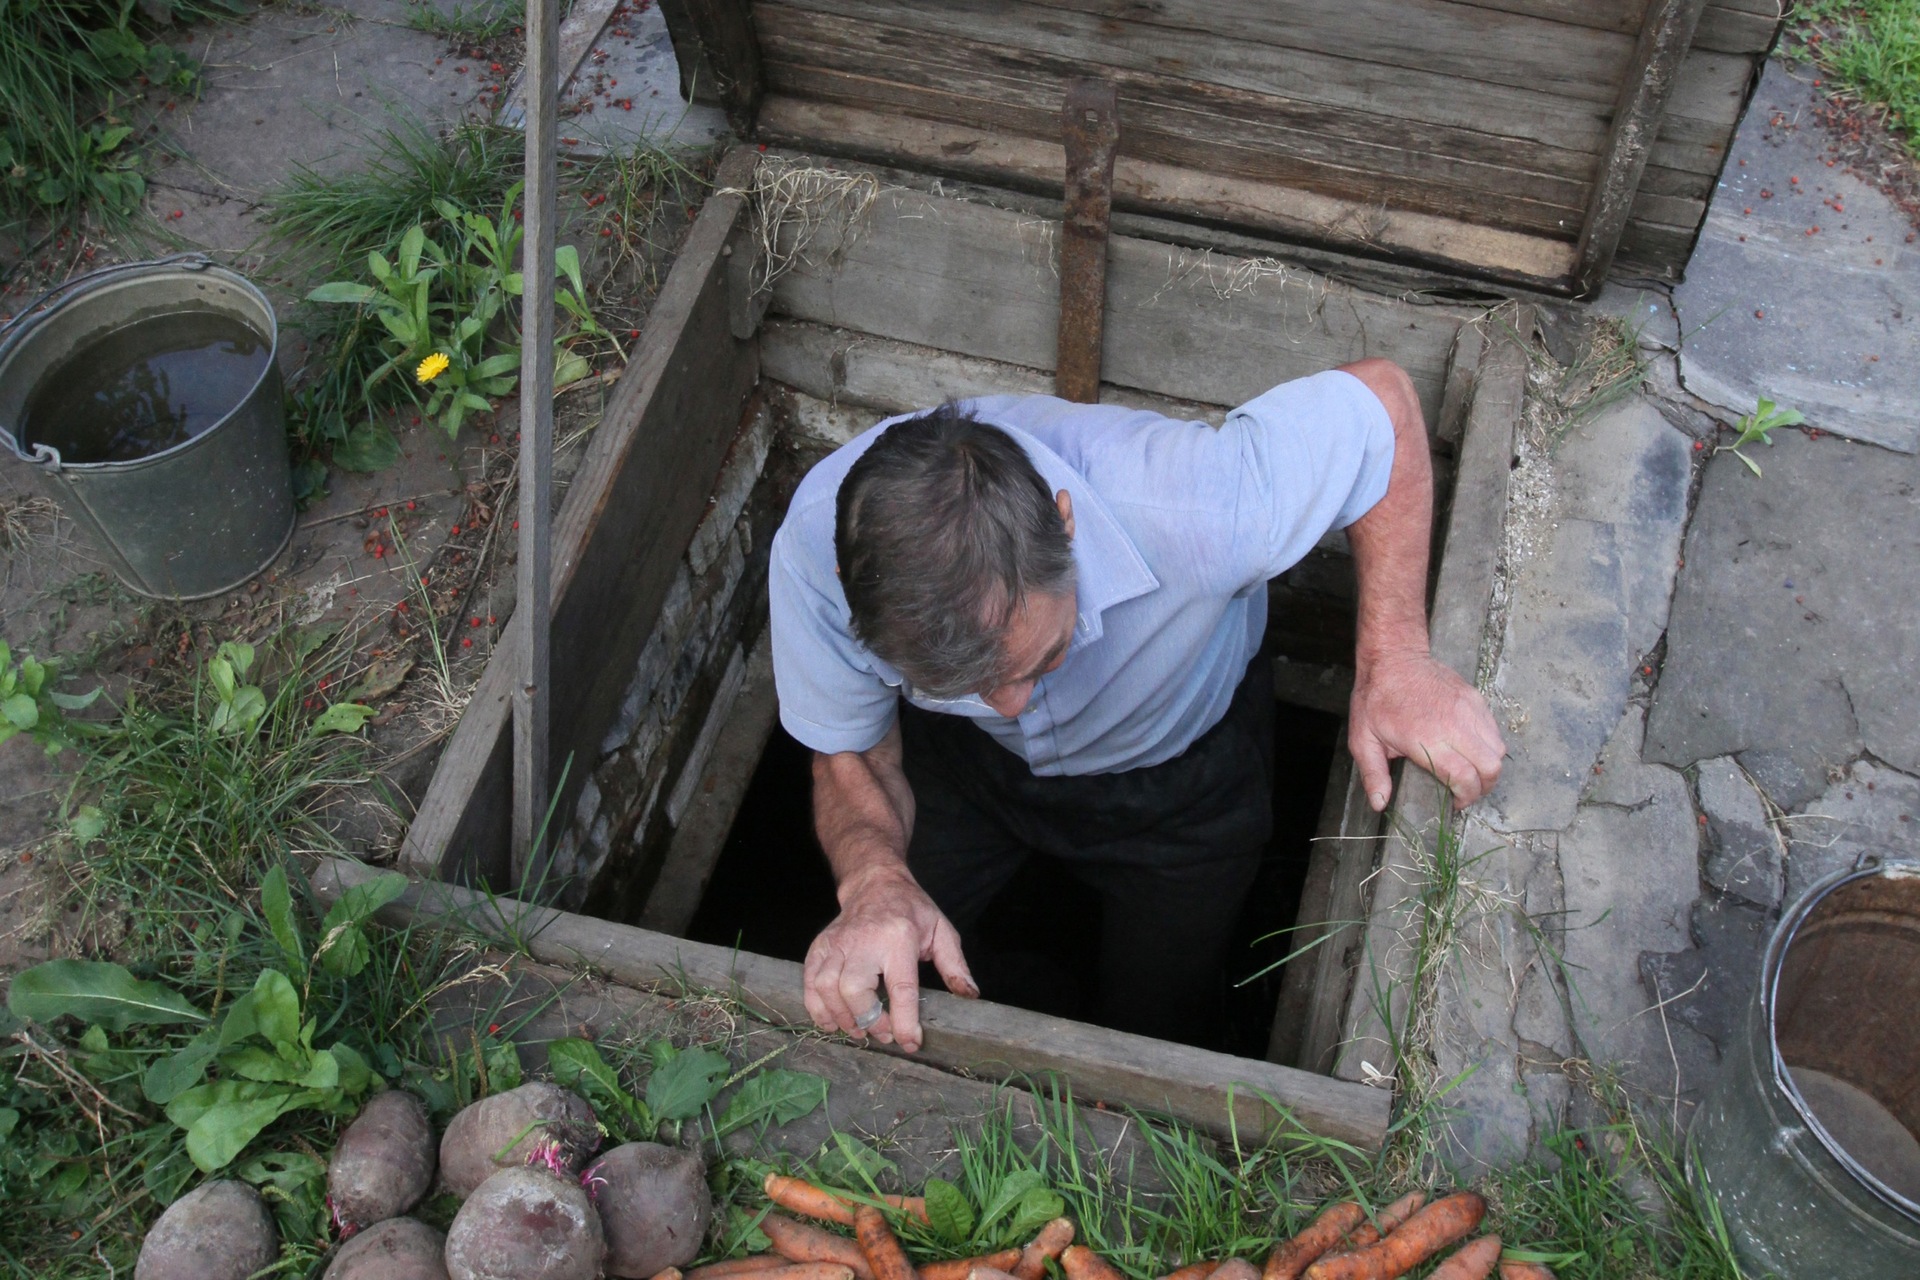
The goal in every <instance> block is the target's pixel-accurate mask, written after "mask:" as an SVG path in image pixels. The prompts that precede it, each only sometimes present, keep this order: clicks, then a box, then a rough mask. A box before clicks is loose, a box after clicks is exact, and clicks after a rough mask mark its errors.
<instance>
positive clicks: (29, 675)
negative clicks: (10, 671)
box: [20, 658, 47, 696]
mask: <svg viewBox="0 0 1920 1280" xmlns="http://www.w3.org/2000/svg"><path fill="white" fill-rule="evenodd" d="M46 683H47V668H46V666H45V664H44V663H42V662H40V660H39V659H37V658H22V659H20V687H21V688H22V689H24V690H26V691H27V692H28V693H31V694H34V695H35V696H38V695H39V693H40V690H41V688H42V686H44V685H45V684H46Z"/></svg>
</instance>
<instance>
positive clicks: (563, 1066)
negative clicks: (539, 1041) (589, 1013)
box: [547, 1036, 624, 1093]
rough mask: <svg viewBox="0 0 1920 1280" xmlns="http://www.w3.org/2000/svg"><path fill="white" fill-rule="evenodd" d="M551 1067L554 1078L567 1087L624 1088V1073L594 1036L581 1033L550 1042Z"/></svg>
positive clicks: (619, 1089)
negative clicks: (610, 1063)
mask: <svg viewBox="0 0 1920 1280" xmlns="http://www.w3.org/2000/svg"><path fill="white" fill-rule="evenodd" d="M547 1070H549V1071H551V1072H552V1073H553V1082H554V1083H555V1084H557V1085H559V1086H560V1087H561V1088H563V1089H574V1090H577V1091H581V1092H589V1091H591V1090H592V1089H595V1088H598V1089H601V1090H604V1091H606V1092H608V1093H622V1092H624V1090H623V1089H622V1088H621V1087H620V1077H619V1076H617V1075H615V1074H614V1070H613V1068H612V1067H610V1066H608V1065H607V1060H606V1059H605V1058H603V1057H601V1056H600V1050H599V1049H598V1048H596V1047H595V1046H594V1044H593V1042H592V1041H591V1040H583V1039H581V1038H580V1037H579V1036H567V1037H566V1038H564V1039H561V1040H555V1041H554V1042H553V1043H552V1044H549V1045H548V1046H547Z"/></svg>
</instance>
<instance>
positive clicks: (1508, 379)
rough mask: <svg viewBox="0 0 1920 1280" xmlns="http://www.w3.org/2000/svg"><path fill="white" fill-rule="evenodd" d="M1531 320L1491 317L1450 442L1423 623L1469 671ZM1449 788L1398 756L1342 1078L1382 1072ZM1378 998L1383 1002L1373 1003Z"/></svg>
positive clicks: (1497, 537)
mask: <svg viewBox="0 0 1920 1280" xmlns="http://www.w3.org/2000/svg"><path fill="white" fill-rule="evenodd" d="M1530 328H1531V319H1530V317H1523V318H1522V320H1521V323H1520V324H1519V325H1518V326H1508V325H1504V324H1498V323H1495V322H1494V321H1492V320H1490V321H1489V333H1488V344H1487V348H1486V352H1485V354H1484V355H1483V357H1482V358H1481V361H1480V365H1479V369H1478V373H1477V376H1476V378H1475V383H1476V385H1475V388H1474V394H1473V403H1472V405H1471V407H1470V408H1469V410H1468V412H1467V423H1466V429H1465V431H1464V432H1463V434H1462V436H1461V442H1460V466H1459V470H1458V471H1457V473H1456V474H1455V478H1454V487H1453V495H1452V502H1451V509H1450V513H1449V516H1448V520H1447V534H1446V541H1445V543H1444V545H1443V548H1442V552H1441V556H1442V559H1441V563H1440V572H1439V579H1438V586H1437V587H1436V589H1435V592H1434V607H1433V618H1432V623H1431V648H1432V652H1433V656H1434V657H1435V658H1437V659H1439V660H1440V661H1441V662H1444V663H1446V664H1447V665H1448V666H1449V667H1451V668H1453V669H1454V670H1455V671H1456V672H1458V673H1459V674H1460V675H1462V676H1463V677H1465V678H1466V679H1467V680H1469V681H1472V680H1474V679H1475V677H1476V675H1477V674H1478V667H1479V662H1480V652H1481V647H1482V643H1483V641H1484V640H1485V633H1486V624H1487V611H1488V608H1489V604H1490V602H1491V600H1492V597H1493V588H1494V580H1495V577H1496V575H1497V574H1498V572H1499V562H1500V544H1501V539H1502V536H1503V534H1504V531H1505V520H1506V506H1507V482H1508V479H1509V477H1510V475H1511V463H1512V458H1513V439H1514V432H1515V430H1516V428H1517V425H1518V423H1519V419H1520V413H1521V410H1522V408H1523V407H1524V405H1525V399H1526V386H1527V360H1528V356H1527V351H1526V348H1525V346H1524V345H1523V342H1522V340H1521V338H1520V336H1519V333H1518V332H1516V329H1518V330H1519V331H1526V330H1529V329H1530ZM1452 815H1453V807H1452V798H1451V796H1449V794H1448V793H1447V791H1446V788H1445V787H1443V786H1442V785H1441V784H1440V783H1439V782H1438V781H1436V780H1435V779H1434V777H1433V775H1431V774H1429V773H1427V772H1426V771H1425V770H1422V769H1417V768H1412V767H1405V768H1402V769H1401V771H1400V779H1399V783H1398V785H1397V786H1396V788H1395V792H1394V800H1393V803H1392V805H1391V806H1389V809H1388V812H1387V815H1386V819H1385V824H1384V830H1385V831H1386V833H1387V837H1388V838H1387V839H1386V840H1384V841H1383V842H1382V848H1381V850H1380V855H1379V863H1380V864H1379V868H1378V870H1377V871H1375V872H1374V873H1373V875H1372V880H1371V890H1372V901H1371V902H1370V903H1369V904H1367V905H1366V909H1365V918H1366V921H1367V924H1366V938H1365V942H1364V944H1363V948H1362V952H1361V956H1360V960H1359V965H1358V972H1357V973H1356V974H1355V976H1354V987H1353V991H1352V994H1351V997H1350V1000H1349V1004H1348V1009H1347V1015H1346V1018H1345V1022H1344V1026H1343V1028H1342V1036H1341V1039H1340V1042H1339V1044H1338V1045H1337V1046H1336V1060H1335V1062H1334V1064H1333V1068H1332V1069H1333V1073H1334V1074H1335V1075H1336V1076H1338V1077H1340V1078H1341V1079H1345V1080H1355V1081H1358V1080H1362V1079H1371V1078H1373V1075H1372V1073H1370V1072H1369V1070H1368V1068H1369V1067H1371V1068H1372V1072H1377V1073H1383V1074H1385V1075H1386V1076H1389V1077H1390V1076H1391V1074H1392V1067H1391V1064H1392V1063H1393V1062H1394V1060H1395V1048H1396V1046H1395V1044H1394V1038H1395V1036H1396V1035H1397V1034H1402V1033H1404V1029H1405V1027H1406V1025H1407V1023H1406V1014H1407V1010H1408V1007H1409V999H1410V997H1411V994H1412V993H1411V991H1410V990H1409V989H1408V983H1409V982H1410V980H1412V979H1413V978H1414V977H1415V976H1416V975H1414V974H1413V972H1412V966H1413V957H1412V954H1411V952H1412V946H1413V939H1414V937H1415V936H1416V935H1417V932H1418V926H1419V900H1420V891H1421V889H1422V887H1423V882H1424V876H1425V870H1424V868H1425V867H1426V866H1427V864H1428V862H1429V861H1430V859H1429V858H1428V856H1427V854H1426V852H1425V850H1424V848H1422V847H1420V846H1421V845H1422V844H1423V843H1424V842H1426V841H1429V840H1432V839H1433V838H1434V836H1435V833H1436V831H1437V830H1438V828H1439V826H1440V824H1441V823H1443V822H1446V821H1449V820H1451V818H1452ZM1383 1006H1384V1007H1383Z"/></svg>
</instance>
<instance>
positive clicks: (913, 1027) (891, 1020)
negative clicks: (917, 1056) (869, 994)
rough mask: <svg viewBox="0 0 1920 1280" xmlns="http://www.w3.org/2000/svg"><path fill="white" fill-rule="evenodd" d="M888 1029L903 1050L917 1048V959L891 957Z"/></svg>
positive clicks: (918, 972) (918, 967)
mask: <svg viewBox="0 0 1920 1280" xmlns="http://www.w3.org/2000/svg"><path fill="white" fill-rule="evenodd" d="M886 982H887V1017H886V1023H887V1030H888V1032H889V1033H890V1034H891V1036H892V1038H893V1039H895V1040H897V1041H898V1042H899V1044H900V1047H901V1048H902V1049H905V1050H906V1051H907V1052H908V1053H912V1052H914V1051H915V1050H917V1049H918V1048H919V1047H920V960H919V957H917V956H911V955H910V956H908V957H907V958H906V959H905V960H904V961H902V960H900V959H899V957H897V956H896V957H890V958H889V960H888V964H887V972H886Z"/></svg>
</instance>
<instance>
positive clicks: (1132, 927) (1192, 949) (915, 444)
mask: <svg viewBox="0 0 1920 1280" xmlns="http://www.w3.org/2000/svg"><path fill="white" fill-rule="evenodd" d="M1432 512H1433V483H1432V474H1431V471H1430V468H1429V462H1428V456H1427V433H1426V427H1425V423H1424V422H1423V420H1422V415H1421V411H1420V404H1419V400H1418V398H1417V396H1416V395H1415V393H1414V388H1413V384H1412V382H1411V381H1410V380H1409V379H1408V377H1407V375H1406V374H1405V373H1404V372H1403V371H1402V370H1401V369H1400V368H1399V367H1398V366H1396V365H1394V364H1392V363H1391V362H1389V361H1385V360H1362V361H1360V362H1358V363H1355V364H1350V365H1345V366H1343V367H1341V368H1339V369H1335V370H1330V371H1328V372H1325V373H1320V374H1316V375H1314V376H1312V377H1309V378H1302V379H1298V380H1296V381H1293V382H1288V383H1284V384H1282V385H1281V386H1278V387H1275V388H1273V389H1272V390H1271V391H1268V392H1266V393H1264V394H1262V395H1260V396H1259V397H1257V398H1255V399H1254V400H1251V401H1249V402H1248V403H1247V404H1244V405H1242V406H1241V407H1240V408H1238V409H1235V410H1234V411H1233V412H1232V413H1231V414H1230V415H1228V417H1227V420H1226V423H1225V425H1224V426H1222V427H1220V428H1219V429H1218V430H1215V429H1212V428H1209V427H1207V426H1205V425H1203V424H1197V423H1191V422H1177V421H1172V420H1169V419H1167V418H1164V417H1161V416H1160V415H1158V414H1153V413H1148V412H1143V411H1137V410H1129V409H1123V408H1118V407H1113V406H1092V405H1077V404H1069V403H1067V402H1065V401H1062V400H1056V399H1053V398H1052V397H1048V396H1024V397H1023V396H992V397H987V398H984V399H979V400H973V401H969V402H964V403H961V404H957V405H947V406H943V407H942V408H940V409H936V410H932V411H929V412H925V413H921V414H917V415H910V416H906V417H902V418H895V419H890V420H888V421H886V422H882V423H881V424H879V425H878V426H876V427H874V428H873V429H872V430H870V431H867V432H866V433H864V434H863V435H861V436H859V437H858V438H856V439H855V440H853V441H852V442H850V443H848V444H847V445H845V446H844V447H842V448H841V449H839V450H838V451H836V452H835V453H834V454H833V455H832V456H830V457H828V458H827V459H825V460H824V461H822V462H821V463H820V464H819V465H818V466H816V467H815V468H814V469H813V470H812V471H811V472H809V473H808V475H807V476H806V478H805V480H804V481H802V483H801V485H800V488H799V490H798V492H797V493H795V495H794V499H793V504H792V507H791V508H790V510H789V511H788V514H787V519H786V522H785V524H784V525H782V526H781V529H780V532H779V533H778V535H777V536H776V537H775V539H774V543H773V552H772V555H773V567H772V581H771V588H770V590H771V606H772V627H773V654H774V673H775V678H776V683H777V685H778V689H779V697H780V716H781V721H782V723H783V724H784V725H785V726H786V729H787V731H788V732H789V733H791V734H792V735H793V736H794V737H795V738H797V739H799V740H800V741H801V742H802V743H804V744H805V745H807V746H808V747H811V748H812V749H813V751H814V752H815V755H814V764H813V781H814V821H815V826H816V829H817V831H818V833H819V837H820V843H821V845H822V846H823V847H824V849H825V850H826V855H827V859H828V861H829V863H830V864H831V866H832V870H833V875H834V879H835V882H836V884H837V886H838V896H839V901H840V914H839V915H838V917H836V918H835V919H834V920H833V921H832V923H830V924H829V925H827V927H826V928H825V929H824V930H822V932H821V933H820V935H819V936H818V937H817V938H816V939H815V940H814V943H813V946H812V948H811V949H810V951H809V953H808V955H807V962H806V970H805V981H806V993H805V994H806V1003H807V1009H808V1011H809V1012H810V1013H811V1014H812V1015H813V1018H814V1020H815V1021H816V1022H817V1023H818V1024H819V1025H820V1026H822V1027H824V1028H829V1029H834V1028H837V1029H839V1030H841V1031H845V1032H852V1033H856V1034H858V1033H861V1032H866V1033H870V1034H872V1035H873V1036H875V1037H876V1038H877V1039H879V1040H881V1041H883V1042H897V1043H898V1044H900V1045H901V1046H902V1047H903V1048H905V1049H908V1050H914V1049H917V1048H918V1047H919V1045H920V1038H921V1035H920V1020H919V1008H918V994H919V966H920V963H921V962H922V961H931V962H932V964H933V966H934V968H935V969H936V970H937V971H938V973H939V974H940V977H941V979H942V980H943V981H944V982H945V983H946V985H947V987H948V989H949V990H951V991H953V992H954V993H955V994H958V995H962V996H976V995H978V994H979V988H978V986H977V984H976V983H975V981H974V978H973V976H972V973H971V971H970V970H969V968H968V965H967V960H966V957H965V954H964V952H963V949H962V937H963V935H964V934H965V932H966V931H967V930H968V929H969V928H971V927H972V925H973V924H974V922H975V921H976V920H977V919H978V917H979V915H980V913H981V912H982V910H983V909H984V908H985V907H986V905H987V903H988V901H989V900H990V899H991V898H992V897H993V895H994V893H995V892H996V891H997V890H998V889H1000V888H1001V887H1002V886H1004V885H1005V884H1006V883H1007V881H1008V880H1009V879H1010V878H1011V877H1012V875H1013V874H1014V872H1015V871H1016V870H1017V869H1018V868H1019V866H1020V864H1021V862H1022V861H1023V860H1024V859H1025V858H1027V857H1029V856H1031V855H1033V854H1036V853H1037V854H1041V855H1044V856H1049V857H1054V858H1059V859H1062V860H1064V861H1065V862H1066V863H1067V864H1068V866H1069V867H1070V868H1071V869H1072V870H1073V872H1074V874H1075V875H1076V876H1078V877H1079V878H1080V879H1081V880H1083V881H1084V882H1086V883H1088V884H1090V885H1092V886H1093V887H1094V888H1095V889H1097V890H1098V891H1099V893H1100V895H1101V900H1102V904H1103V912H1102V919H1103V924H1102V929H1103V937H1104V941H1103V946H1102V953H1101V984H1102V991H1101V994H1100V1000H1101V1008H1102V1017H1103V1020H1104V1021H1106V1022H1107V1023H1108V1025H1111V1026H1116V1027H1120V1028H1122V1029H1127V1030H1135V1031H1140V1032H1142V1033H1145V1034H1150V1035H1157V1036H1161V1037H1163V1038H1186V1037H1188V1036H1191V1035H1192V1034H1194V1033H1195V1031H1196V1030H1198V1027H1197V1026H1196V1022H1197V1020H1199V1019H1202V1018H1204V1017H1205V1015H1206V1010H1207V1008H1208V1005H1209V996H1210V993H1211V992H1212V991H1214V990H1215V989H1217V987H1218V982H1219V975H1220V972H1221V966H1222V964H1223V962H1224V960H1225V955H1224V948H1225V945H1226V939H1227V937H1228V934H1229V931H1230V928H1231V925H1232V923H1233V921H1234V919H1235V917H1236V915H1237V914H1238V912H1239V909H1240V906H1241V903H1242V901H1243V899H1244V897H1245V895H1246V892H1247V889H1248V887H1249V886H1250V885H1251V883H1252V880H1253V876H1254V873H1255V872H1256V871H1257V869H1258V866H1259V860H1260V855H1261V851H1262V849H1263V847H1264V846H1265V844H1266V842H1267V839H1268V836H1269V833H1270V829H1271V822H1272V817H1271V813H1270V808H1271V802H1270V796H1271V792H1270V789H1269V776H1270V770H1271V763H1270V762H1271V759H1272V733H1271V729H1270V727H1269V726H1270V724H1271V716H1272V714H1273V712H1272V704H1271V694H1270V693H1269V692H1268V687H1269V686H1268V684H1267V680H1266V676H1265V672H1264V671H1263V670H1262V667H1263V664H1261V663H1259V662H1256V661H1254V659H1255V658H1256V655H1257V654H1258V652H1259V649H1260V643H1261V637H1262V634H1263V632H1264V630H1265V626H1266V612H1267V581H1268V579H1270V578H1272V577H1274V576H1275V575H1277V574H1279V573H1282V572H1284V571H1285V570H1286V569H1287V568H1288V567H1289V566H1291V565H1292V564H1294V563H1295V562H1296V561H1297V560H1299V559H1300V557H1302V556H1303V555H1305V554H1306V553H1307V551H1308V550H1309V549H1311V548H1312V547H1313V545H1314V543H1315V542H1317V541H1318V540H1319V539H1320V537H1321V536H1322V535H1323V534H1325V533H1326V532H1327V531H1328V530H1329V529H1339V528H1345V529H1346V530H1347V537H1348V542H1349V545H1350V546H1351V547H1352V550H1353V560H1354V567H1355V570H1356V573H1357V576H1358V582H1359V618H1358V644H1357V649H1356V652H1355V655H1354V690H1353V701H1352V706H1351V713H1350V718H1349V728H1348V744H1349V747H1350V749H1351V750H1352V752H1353V757H1354V760H1355V762H1356V763H1357V765H1358V767H1359V770H1360V775H1361V778H1362V780H1363V782H1364V784H1365V787H1366V790H1367V795H1368V797H1369V799H1370V800H1371V802H1372V804H1373V807H1374V808H1375V809H1376V810H1378V809H1383V808H1385V806H1386V804H1387V800H1388V792H1389V789H1390V785H1391V784H1390V782H1389V774H1388V762H1389V761H1391V760H1393V759H1395V758H1398V757H1406V758H1408V759H1409V760H1411V761H1413V762H1414V763H1416V764H1418V765H1420V766H1422V767H1424V768H1427V769H1430V770H1431V771H1432V772H1433V773H1434V774H1435V775H1436V776H1437V777H1438V778H1439V779H1440V780H1441V781H1442V782H1444V783H1445V784H1446V785H1447V786H1448V787H1449V788H1450V789H1451V790H1452V792H1453V794H1454V796H1455V798H1456V801H1457V803H1459V804H1461V805H1465V804H1469V803H1471V802H1472V801H1474V800H1476V799H1478V798H1479V797H1480V796H1481V795H1483V794H1485V792H1486V791H1487V790H1488V789H1489V788H1490V787H1491V786H1492V785H1493V783H1494V781H1495V779H1496V778H1497V777H1498V775H1499V772H1500V763H1501V759H1502V757H1503V756H1504V755H1505V751H1506V748H1505V746H1504V744H1503V743H1502V742H1501V738H1500V732H1499V729H1498V727H1497V726H1496V724H1495V723H1494V721H1493V718H1492V716H1491V715H1490V714H1489V713H1488V711H1487V708H1486V705H1485V703H1484V702H1483V701H1482V700H1481V698H1480V696H1479V694H1478V693H1476V692H1475V690H1474V689H1473V688H1472V687H1471V686H1470V685H1468V684H1467V683H1466V682H1465V681H1463V680H1461V679H1460V678H1459V677H1458V676H1457V675H1455V674H1454V673H1453V672H1452V671H1450V670H1448V669H1447V668H1445V667H1443V666H1441V665H1440V664H1439V663H1437V662H1435V661H1434V660H1433V658H1432V657H1430V656H1429V654H1428V649H1427V620H1426V603H1425V602H1426V583H1427V548H1428V539H1429V536H1430V532H1431V526H1432ZM882 990H884V992H885V999H884V1002H883V1000H882V997H881V992H882Z"/></svg>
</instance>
